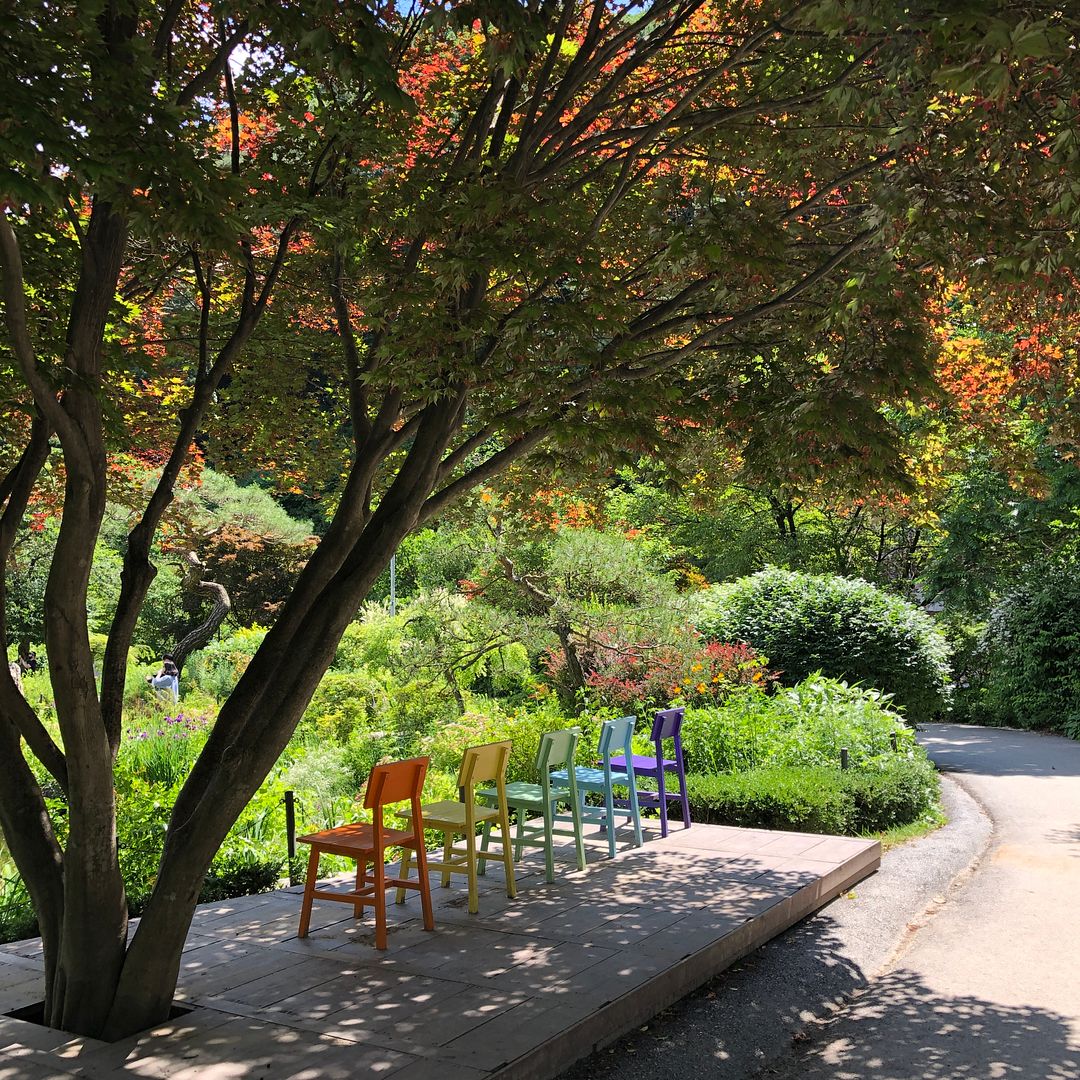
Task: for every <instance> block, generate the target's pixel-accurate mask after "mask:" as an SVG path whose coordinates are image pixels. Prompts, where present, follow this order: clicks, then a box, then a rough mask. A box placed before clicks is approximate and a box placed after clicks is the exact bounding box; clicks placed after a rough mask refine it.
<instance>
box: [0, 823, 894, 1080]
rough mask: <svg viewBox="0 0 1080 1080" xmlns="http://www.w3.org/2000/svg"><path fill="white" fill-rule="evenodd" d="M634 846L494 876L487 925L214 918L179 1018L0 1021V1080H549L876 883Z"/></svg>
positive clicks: (767, 855) (5, 957)
mask: <svg viewBox="0 0 1080 1080" xmlns="http://www.w3.org/2000/svg"><path fill="white" fill-rule="evenodd" d="M649 836H650V839H648V841H647V842H646V844H645V846H644V847H643V848H640V849H636V850H635V849H632V848H631V849H626V847H625V844H622V845H620V847H621V848H622V850H620V853H619V855H618V856H617V857H616V858H615V859H609V858H608V857H607V850H606V842H604V841H601V840H599V839H598V838H597V837H596V835H595V834H592V835H591V836H590V838H589V860H590V861H589V866H588V869H587V870H585V871H584V872H583V873H582V872H578V871H576V870H574V869H573V867H572V864H571V862H570V861H569V853H567V852H564V853H563V858H562V859H561V861H560V863H559V864H558V867H557V870H558V876H557V879H556V881H555V883H554V884H552V885H548V884H546V883H545V882H544V880H543V873H542V860H541V861H540V864H539V865H538V858H537V856H536V855H530V856H529V857H528V858H527V859H526V860H525V862H524V864H522V866H521V868H520V872H519V875H518V877H519V884H518V888H519V895H518V899H517V900H508V899H507V898H506V895H505V892H503V890H502V878H501V876H500V874H499V873H498V871H497V869H496V867H495V866H492V868H491V870H490V871H489V873H488V876H487V878H486V879H482V881H483V882H484V884H483V886H482V893H481V897H480V913H479V914H478V915H472V916H470V915H469V914H468V913H467V912H466V910H465V904H466V897H465V895H464V891H463V884H459V882H460V883H463V881H464V879H463V878H461V879H459V878H456V877H455V879H454V885H453V886H452V887H451V888H450V889H446V890H443V889H439V888H436V889H435V890H434V896H435V900H436V908H435V919H436V928H435V931H434V932H432V933H427V932H425V931H424V930H423V929H422V928H421V927H420V925H419V922H420V920H419V901H418V899H417V897H415V896H411V897H410V899H409V901H408V903H407V904H406V905H404V906H403V907H395V906H394V905H391V916H390V917H391V920H392V923H391V929H390V948H389V950H388V951H387V952H385V953H378V952H376V951H375V949H374V948H373V947H372V939H373V936H374V935H373V930H372V924H371V918H372V916H371V915H370V913H369V914H368V915H367V918H366V921H365V922H361V923H357V922H355V921H354V920H353V918H352V913H351V911H349V910H348V909H347V908H346V907H345V906H344V905H342V904H322V905H318V904H316V906H315V909H314V912H313V916H312V931H311V936H310V937H309V938H307V939H306V940H303V941H301V940H299V939H297V937H296V929H297V920H298V916H299V908H300V897H299V895H298V892H299V890H298V889H286V890H282V891H279V892H274V893H268V894H264V895H261V896H249V897H243V898H241V899H238V900H230V901H227V902H225V903H219V904H207V905H204V906H202V907H200V908H199V910H198V912H197V913H196V915H195V919H194V922H193V924H192V928H191V934H190V937H189V940H188V946H187V951H186V953H185V956H184V963H183V968H182V971H181V975H180V984H179V992H178V998H179V999H180V1000H181V1001H183V1002H184V1003H186V1004H189V1005H191V1006H193V1010H192V1012H191V1013H190V1014H188V1015H187V1016H185V1017H183V1018H181V1019H179V1020H176V1021H173V1022H170V1023H168V1024H165V1025H163V1026H162V1027H160V1028H158V1029H156V1030H154V1031H151V1032H148V1033H144V1034H143V1035H141V1036H137V1037H134V1038H131V1039H126V1040H123V1041H121V1042H118V1043H114V1044H107V1043H101V1042H97V1041H95V1040H92V1039H80V1038H76V1039H72V1038H70V1037H69V1036H67V1035H65V1034H64V1033H62V1032H57V1031H52V1030H50V1029H48V1028H42V1027H40V1026H37V1025H34V1024H30V1023H27V1022H25V1021H20V1020H14V1019H11V1018H10V1017H7V1016H2V1017H0V1080H67V1078H69V1077H71V1076H80V1077H90V1078H100V1080H119V1078H121V1077H125V1078H129V1077H148V1078H166V1077H167V1078H169V1080H249V1078H250V1080H256V1078H257V1080H346V1078H349V1080H351V1078H354V1077H364V1076H370V1077H384V1076H393V1077H394V1078H395V1080H421V1078H423V1080H428V1078H430V1080H493V1078H496V1077H497V1078H500V1080H501V1078H513V1080H531V1078H548V1077H554V1076H557V1075H558V1074H559V1072H560V1071H561V1070H563V1069H565V1068H566V1067H567V1066H569V1065H570V1064H572V1063H573V1062H574V1061H576V1060H577V1059H578V1058H580V1057H583V1056H585V1055H587V1054H589V1053H590V1052H592V1051H593V1050H594V1049H595V1048H597V1047H599V1046H603V1045H605V1044H606V1043H608V1042H610V1041H612V1040H614V1039H615V1038H616V1037H618V1036H619V1035H621V1034H623V1033H625V1032H627V1031H629V1030H631V1029H632V1028H634V1027H635V1026H637V1025H639V1024H641V1023H643V1022H644V1021H645V1020H647V1019H648V1018H649V1017H651V1016H654V1015H655V1014H656V1013H658V1012H659V1011H660V1010H662V1009H664V1008H666V1007H667V1006H668V1005H670V1004H672V1003H673V1002H674V1001H677V1000H678V999H679V998H681V997H683V996H684V995H686V994H687V993H689V992H690V991H691V990H693V989H695V988H696V987H697V986H699V985H701V984H702V983H703V982H705V981H706V980H707V979H708V978H710V977H711V976H713V975H715V974H716V973H717V972H719V971H722V970H723V969H724V968H725V967H727V966H729V965H730V964H732V963H734V962H735V961H736V960H738V959H739V958H740V957H742V956H745V955H746V954H747V953H748V952H750V951H751V950H753V949H754V948H756V947H757V946H759V945H761V944H763V943H764V942H765V941H767V940H769V939H770V938H771V937H774V936H775V935H776V934H778V933H781V932H782V931H783V930H785V929H787V927H789V926H791V925H792V924H793V923H795V922H797V921H798V920H799V919H802V918H804V917H805V916H806V915H808V914H810V913H811V912H813V911H815V910H817V909H818V908H819V907H821V906H822V905H823V904H824V903H826V902H828V901H829V900H831V899H832V898H834V897H835V896H837V895H839V894H840V893H841V892H843V891H845V890H846V889H849V888H850V887H851V886H852V885H853V884H854V883H855V882H856V881H858V880H860V879H861V878H864V877H866V876H867V875H868V874H870V873H872V872H873V871H874V870H876V869H877V866H878V864H879V862H880V848H879V845H878V844H877V843H876V842H875V841H867V840H853V839H844V838H837V837H825V836H814V835H809V834H803V833H782V832H768V831H764V830H759V829H735V828H726V827H718V826H709V825H695V826H693V827H692V828H691V829H688V830H683V829H681V828H679V827H678V824H677V823H676V826H675V828H674V830H673V831H672V833H671V835H670V836H669V837H668V838H667V839H666V840H661V839H659V838H658V836H657V834H656V833H655V832H654V833H651V834H649ZM40 970H41V962H40V944H39V943H38V942H36V941H27V942H20V943H15V944H12V945H5V946H0V1013H7V1012H9V1011H12V1010H15V1009H18V1008H19V1007H21V1006H25V1005H28V1004H30V1003H32V1002H34V1001H37V1000H40V997H41V974H40Z"/></svg>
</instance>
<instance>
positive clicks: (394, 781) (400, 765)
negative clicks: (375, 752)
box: [364, 757, 431, 810]
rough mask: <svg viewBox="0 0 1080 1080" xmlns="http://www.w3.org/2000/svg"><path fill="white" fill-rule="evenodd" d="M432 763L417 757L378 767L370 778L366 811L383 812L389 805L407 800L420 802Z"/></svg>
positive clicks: (429, 760)
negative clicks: (383, 808)
mask: <svg viewBox="0 0 1080 1080" xmlns="http://www.w3.org/2000/svg"><path fill="white" fill-rule="evenodd" d="M430 763H431V759H430V758H426V757H416V758H407V759H406V760H405V761H391V762H388V763H387V764H386V765H376V766H375V767H374V768H373V769H372V770H371V776H369V777H368V785H367V792H366V793H365V795H364V807H365V809H367V810H381V809H382V807H384V806H386V805H387V804H388V803H397V802H404V801H405V800H406V799H410V800H412V801H413V802H418V801H419V799H420V793H421V791H422V790H423V787H424V778H425V777H426V776H427V771H428V765H429V764H430Z"/></svg>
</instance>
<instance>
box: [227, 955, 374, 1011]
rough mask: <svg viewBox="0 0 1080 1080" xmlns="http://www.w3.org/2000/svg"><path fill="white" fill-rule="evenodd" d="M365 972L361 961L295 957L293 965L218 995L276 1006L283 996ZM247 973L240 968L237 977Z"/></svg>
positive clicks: (232, 987) (259, 1004)
mask: <svg viewBox="0 0 1080 1080" xmlns="http://www.w3.org/2000/svg"><path fill="white" fill-rule="evenodd" d="M363 973H364V972H363V969H362V966H361V965H360V964H347V965H345V966H343V965H342V964H341V963H340V962H337V961H335V960H333V959H329V958H325V959H324V958H322V957H312V958H310V959H306V960H294V961H293V962H292V963H291V964H288V965H286V966H285V967H282V968H279V969H278V970H276V971H272V972H270V973H269V974H267V975H263V976H261V977H259V978H255V979H250V980H248V981H247V982H241V983H238V984H237V985H234V986H230V987H228V988H223V989H221V990H219V991H218V994H217V996H219V997H225V998H228V999H229V1000H230V1001H239V1002H241V1003H242V1004H244V1005H253V1006H257V1007H262V1006H266V1005H273V1004H274V1003H275V1002H277V1001H281V1000H282V999H283V998H287V997H291V996H293V995H295V994H297V993H301V992H303V991H305V990H310V989H312V988H313V987H316V986H319V985H321V984H322V983H327V982H330V981H331V980H332V979H337V978H340V977H341V976H349V975H352V976H353V977H356V978H359V977H360V976H362V974H363ZM246 974H247V971H246V970H244V969H242V968H238V970H237V972H236V978H237V979H242V978H243V977H244V976H245V975H246Z"/></svg>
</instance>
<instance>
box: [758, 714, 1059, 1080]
mask: <svg viewBox="0 0 1080 1080" xmlns="http://www.w3.org/2000/svg"><path fill="white" fill-rule="evenodd" d="M921 738H922V741H923V743H924V744H925V745H926V747H927V749H928V750H929V751H930V754H931V756H932V757H933V758H934V759H935V761H937V763H938V765H939V767H940V768H942V769H943V770H950V771H951V773H952V776H953V777H954V779H955V780H956V781H957V782H958V783H959V784H960V785H961V786H962V787H963V788H964V789H965V790H966V791H967V792H968V793H969V794H971V795H972V796H973V797H974V798H975V799H976V800H978V802H979V803H980V805H981V806H982V807H984V808H985V810H986V812H987V813H988V814H989V816H990V818H991V820H992V822H993V833H992V836H991V838H990V844H989V847H988V848H987V850H986V852H985V855H984V857H983V858H982V860H981V861H980V862H979V865H978V866H977V868H976V869H975V871H974V872H973V873H972V874H971V876H970V878H969V879H968V881H967V882H966V884H965V885H964V886H963V887H962V888H960V889H959V890H957V891H956V892H955V894H954V896H953V897H952V899H951V900H950V901H949V902H948V903H945V904H944V905H942V906H941V907H940V910H939V911H938V912H937V913H936V914H935V915H934V916H933V917H932V918H931V919H929V921H928V922H927V923H926V925H925V927H923V928H922V929H920V930H919V931H918V932H917V933H915V934H913V935H911V936H909V938H908V939H907V941H906V946H905V947H904V948H903V950H902V951H901V953H900V954H899V955H898V956H896V957H894V959H893V962H892V963H891V964H890V965H889V966H888V969H887V970H886V971H884V972H883V973H882V974H881V975H880V976H879V977H878V978H876V979H874V980H872V981H871V982H870V984H869V985H868V986H867V987H866V988H865V989H864V990H863V991H862V993H860V994H859V995H857V997H856V1000H855V1001H854V1002H853V1003H852V1005H851V1006H850V1007H849V1008H848V1009H846V1010H844V1011H843V1012H842V1013H841V1014H840V1015H838V1016H837V1017H836V1018H835V1019H833V1020H832V1021H831V1022H830V1023H826V1024H823V1025H820V1026H819V1027H817V1028H816V1030H815V1029H814V1027H812V1028H811V1030H810V1031H809V1032H808V1037H807V1038H806V1039H805V1040H803V1041H801V1042H800V1044H799V1046H798V1052H797V1053H795V1054H794V1055H789V1058H788V1060H786V1061H784V1062H774V1063H772V1066H771V1067H769V1068H768V1069H766V1070H763V1071H761V1073H759V1075H761V1076H768V1077H783V1078H789V1077H790V1078H794V1077H798V1078H800V1080H804V1078H822V1077H829V1078H835V1080H849V1078H851V1080H863V1078H866V1080H916V1078H917V1080H945V1078H950V1080H951V1078H954V1077H972V1078H977V1080H983V1078H996V1077H1022V1078H1024V1080H1028V1078H1030V1080H1041V1078H1044V1077H1052V1078H1055V1080H1057V1078H1061V1080H1064V1078H1077V1077H1080V743H1076V742H1072V741H1070V740H1067V739H1062V738H1057V737H1055V736H1050V735H1038V734H1034V733H1030V732H1016V731H1005V730H1001V729H995V728H977V727H959V726H954V725H944V724H942V725H930V726H928V728H927V730H926V731H925V732H924V733H923V735H922V737H921Z"/></svg>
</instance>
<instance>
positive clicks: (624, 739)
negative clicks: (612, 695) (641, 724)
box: [600, 716, 637, 765]
mask: <svg viewBox="0 0 1080 1080" xmlns="http://www.w3.org/2000/svg"><path fill="white" fill-rule="evenodd" d="M636 723H637V717H636V716H620V717H619V719H618V720H605V721H604V722H603V724H601V725H600V761H601V762H602V763H603V764H604V765H606V764H607V763H608V762H609V761H610V759H611V757H612V755H613V754H618V753H620V752H621V753H623V754H625V755H626V758H627V760H629V759H630V758H631V756H632V755H633V748H632V740H633V738H634V725H635V724H636Z"/></svg>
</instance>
